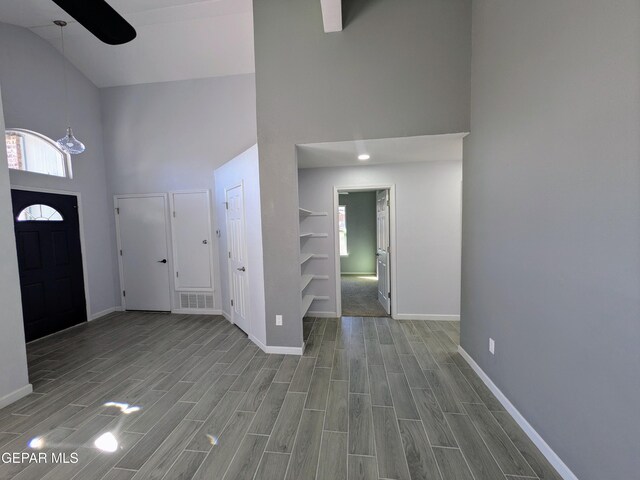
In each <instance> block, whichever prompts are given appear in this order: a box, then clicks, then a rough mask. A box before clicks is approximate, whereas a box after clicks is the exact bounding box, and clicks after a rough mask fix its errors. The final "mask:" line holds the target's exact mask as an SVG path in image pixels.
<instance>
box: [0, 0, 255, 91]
mask: <svg viewBox="0 0 640 480" xmlns="http://www.w3.org/2000/svg"><path fill="white" fill-rule="evenodd" d="M108 3H109V4H110V5H111V6H112V7H113V8H115V9H116V10H117V11H118V12H119V13H120V14H121V15H122V16H123V17H124V18H125V19H126V20H127V21H128V22H129V23H131V24H132V25H133V26H134V27H135V29H136V30H137V33H138V36H137V38H136V39H135V40H133V41H132V42H130V43H127V44H125V45H119V46H110V45H105V44H103V43H102V42H100V41H99V40H98V39H96V38H95V37H94V36H93V35H92V34H90V33H89V32H88V31H87V30H85V29H84V27H82V26H81V25H79V24H78V23H77V22H75V21H74V20H73V19H72V18H71V17H69V15H68V14H66V13H65V12H64V11H63V10H62V9H60V8H59V7H58V6H57V5H56V4H55V3H53V2H52V1H51V0H2V1H0V21H1V22H5V23H11V24H14V25H19V26H22V27H26V28H29V29H30V30H32V31H33V32H34V33H36V34H37V35H39V36H41V37H42V38H44V39H45V40H47V41H48V42H50V43H51V44H52V45H54V46H55V47H56V48H58V49H60V31H59V28H58V27H56V26H54V25H53V23H52V21H53V20H56V19H62V20H66V21H68V22H69V25H68V26H67V27H66V28H65V50H66V55H67V58H68V59H69V60H70V61H71V62H72V63H73V64H74V65H75V66H76V67H77V68H78V69H80V70H81V71H82V72H83V73H84V74H85V75H86V76H87V77H88V78H89V79H90V80H91V81H92V82H93V83H95V84H96V85H97V86H98V87H111V86H118V85H133V84H139V83H151V82H166V81H173V80H185V79H192V78H205V77H214V76H222V75H235V74H242V73H252V72H254V71H255V66H254V49H253V12H252V2H251V0H108Z"/></svg>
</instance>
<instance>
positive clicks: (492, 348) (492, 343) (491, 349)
mask: <svg viewBox="0 0 640 480" xmlns="http://www.w3.org/2000/svg"><path fill="white" fill-rule="evenodd" d="M489 352H491V355H495V353H496V342H495V341H494V340H493V338H490V339H489Z"/></svg>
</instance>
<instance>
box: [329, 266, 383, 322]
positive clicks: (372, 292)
mask: <svg viewBox="0 0 640 480" xmlns="http://www.w3.org/2000/svg"><path fill="white" fill-rule="evenodd" d="M340 281H341V287H340V288H341V291H342V315H344V316H351V317H386V316H387V312H385V311H384V308H383V307H382V305H381V304H380V302H379V301H378V278H377V277H376V276H373V275H342V276H341V278H340Z"/></svg>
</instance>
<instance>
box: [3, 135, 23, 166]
mask: <svg viewBox="0 0 640 480" xmlns="http://www.w3.org/2000/svg"><path fill="white" fill-rule="evenodd" d="M5 139H6V142H7V161H8V163H9V168H13V169H15V170H24V169H25V168H24V155H23V152H24V141H23V137H22V135H18V134H17V133H7V134H6V135H5Z"/></svg>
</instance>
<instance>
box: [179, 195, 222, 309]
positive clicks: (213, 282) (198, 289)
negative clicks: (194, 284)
mask: <svg viewBox="0 0 640 480" xmlns="http://www.w3.org/2000/svg"><path fill="white" fill-rule="evenodd" d="M189 193H204V194H206V195H207V205H208V206H209V215H208V217H207V228H208V229H209V275H210V276H211V288H186V287H178V282H176V281H175V274H176V272H175V268H176V263H177V261H178V250H177V248H176V245H177V242H176V241H175V229H174V220H173V219H174V218H175V217H174V214H175V208H176V207H175V204H174V201H175V200H174V195H180V194H189ZM169 210H170V211H169V218H170V219H171V253H172V255H173V265H172V267H173V268H174V270H173V274H172V275H174V277H172V278H173V279H174V280H173V281H174V287H173V289H174V291H176V292H207V293H209V292H210V293H214V291H215V288H216V285H215V275H214V269H213V241H214V240H213V238H214V235H213V233H214V232H213V228H212V224H211V212H212V210H213V209H212V207H211V191H210V190H209V189H206V188H203V189H196V190H172V191H170V192H169ZM178 268H180V265H178ZM172 309H173V305H172Z"/></svg>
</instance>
